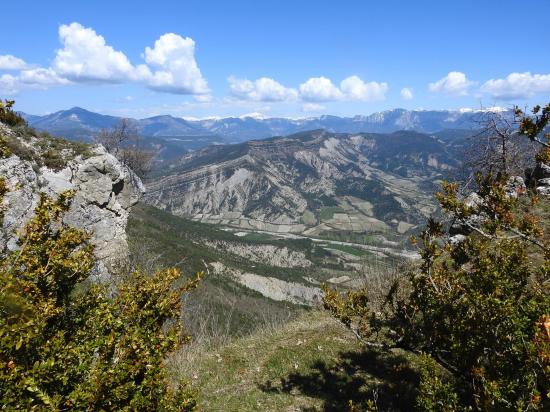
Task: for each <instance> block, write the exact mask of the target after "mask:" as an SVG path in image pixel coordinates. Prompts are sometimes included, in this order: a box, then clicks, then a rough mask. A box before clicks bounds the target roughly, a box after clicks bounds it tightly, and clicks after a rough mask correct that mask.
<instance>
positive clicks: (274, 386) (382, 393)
mask: <svg viewBox="0 0 550 412" xmlns="http://www.w3.org/2000/svg"><path fill="white" fill-rule="evenodd" d="M169 370H170V373H171V377H172V379H173V380H174V381H176V382H178V381H182V380H184V381H187V380H190V381H191V387H192V388H193V389H196V390H197V391H199V393H200V395H199V400H200V404H201V410H203V411H205V412H207V411H227V412H238V411H269V412H278V411H345V410H348V408H349V401H353V402H354V404H355V405H356V406H357V407H359V408H361V409H359V410H368V409H364V408H366V406H367V405H366V400H367V399H373V398H374V399H376V401H377V407H378V408H380V410H399V411H406V410H410V408H411V405H412V404H413V403H414V397H415V395H416V392H417V386H418V380H419V379H418V364H417V358H416V357H415V356H414V355H412V354H411V353H408V352H405V351H400V350H395V351H392V352H389V353H384V352H379V351H375V350H365V349H364V348H362V347H361V345H360V344H359V342H358V341H357V339H356V338H355V336H353V335H352V334H351V333H350V332H349V331H346V329H345V328H344V327H343V326H342V325H341V324H339V323H338V322H337V321H335V320H334V319H332V318H331V317H330V316H329V315H328V314H327V313H324V312H318V311H313V312H310V313H307V314H303V315H301V316H299V317H298V318H297V319H295V320H293V321H290V322H288V323H287V324H285V325H282V326H277V327H269V326H264V327H263V328H262V329H261V330H260V331H258V332H256V333H253V334H251V335H249V336H246V337H243V338H240V339H235V340H232V341H230V342H227V343H225V344H223V345H221V346H214V347H211V346H207V345H202V344H200V343H196V344H191V345H190V346H188V347H186V348H183V350H182V351H180V352H179V353H177V354H176V355H175V356H173V357H172V358H171V359H170V362H169Z"/></svg>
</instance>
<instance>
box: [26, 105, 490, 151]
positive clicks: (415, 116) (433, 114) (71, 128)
mask: <svg viewBox="0 0 550 412" xmlns="http://www.w3.org/2000/svg"><path fill="white" fill-rule="evenodd" d="M483 113H485V112H483V111H472V110H405V109H394V110H387V111H384V112H377V113H373V114H371V115H368V116H354V117H338V116H326V115H325V116H320V117H311V118H303V119H290V118H269V117H262V116H252V115H251V116H243V117H228V118H222V119H215V118H213V119H203V120H191V119H187V120H186V119H183V118H178V117H174V116H168V115H165V116H154V117H150V118H146V119H140V120H137V119H131V121H132V122H133V123H134V124H135V125H136V127H137V128H138V131H139V132H140V133H141V134H142V135H143V136H155V137H167V136H170V137H181V138H184V137H189V136H192V137H196V136H216V137H217V138H218V139H219V140H221V141H223V142H226V143H236V142H242V141H246V140H251V139H261V138H266V137H272V136H284V135H289V134H292V133H298V132H301V131H307V130H316V129H325V130H327V131H329V132H334V133H360V132H364V133H369V132H370V133H391V132H395V131H397V130H414V131H417V132H422V133H434V132H437V131H440V130H445V129H458V130H472V129H477V128H479V124H478V121H479V120H480V119H481V117H482V116H483ZM24 116H25V118H26V119H27V121H28V122H29V123H30V125H31V126H33V127H36V128H37V129H42V130H46V131H49V132H52V133H56V134H60V135H63V136H65V137H67V138H69V139H71V138H74V139H79V140H80V139H83V138H84V139H86V138H88V139H89V138H91V137H92V136H93V135H94V134H95V133H97V132H98V131H99V130H101V129H102V128H108V127H112V126H113V125H114V124H116V123H117V122H118V121H119V120H120V118H119V117H114V116H107V115H102V114H98V113H93V112H90V111H87V110H85V109H81V108H78V107H73V108H72V109H69V110H62V111H59V112H55V113H52V114H49V115H46V116H33V115H27V114H24Z"/></svg>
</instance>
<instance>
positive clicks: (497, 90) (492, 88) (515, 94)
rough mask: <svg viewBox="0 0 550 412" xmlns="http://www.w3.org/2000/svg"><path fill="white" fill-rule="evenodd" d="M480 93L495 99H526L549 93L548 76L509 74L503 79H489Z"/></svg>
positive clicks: (527, 73)
mask: <svg viewBox="0 0 550 412" xmlns="http://www.w3.org/2000/svg"><path fill="white" fill-rule="evenodd" d="M481 91H483V92H487V93H490V94H491V95H492V96H493V97H495V98H497V99H503V100H508V99H516V98H528V97H531V96H533V95H534V94H536V93H550V74H531V73H530V72H524V73H510V74H509V75H508V76H506V78H505V79H491V80H488V81H486V82H485V83H484V84H483V85H482V86H481Z"/></svg>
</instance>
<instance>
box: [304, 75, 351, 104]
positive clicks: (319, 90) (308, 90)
mask: <svg viewBox="0 0 550 412" xmlns="http://www.w3.org/2000/svg"><path fill="white" fill-rule="evenodd" d="M300 96H301V98H302V99H303V100H305V101H309V102H328V101H331V100H340V99H341V98H342V97H343V94H342V92H341V91H340V89H338V87H336V86H335V85H334V84H333V83H332V81H331V80H330V79H327V78H326V77H312V78H310V79H308V80H307V81H306V82H305V83H302V84H301V85H300Z"/></svg>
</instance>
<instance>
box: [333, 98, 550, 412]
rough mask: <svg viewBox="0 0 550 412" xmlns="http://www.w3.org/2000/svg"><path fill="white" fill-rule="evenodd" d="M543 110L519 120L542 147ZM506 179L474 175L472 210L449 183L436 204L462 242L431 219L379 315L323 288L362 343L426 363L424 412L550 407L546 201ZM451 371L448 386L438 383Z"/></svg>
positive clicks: (420, 404) (360, 299)
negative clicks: (412, 262)
mask: <svg viewBox="0 0 550 412" xmlns="http://www.w3.org/2000/svg"><path fill="white" fill-rule="evenodd" d="M547 108H548V110H545V111H544V112H543V116H538V115H537V113H538V110H539V109H536V110H535V111H534V115H535V118H534V119H532V121H527V120H524V121H522V122H521V123H520V124H521V125H523V126H521V128H520V132H523V133H524V134H527V135H528V137H530V138H531V139H532V140H536V139H537V137H536V136H537V135H538V133H540V132H541V131H542V130H544V128H545V126H546V124H547V122H548V120H549V118H550V106H547ZM520 114H521V113H520ZM521 115H522V114H521ZM544 116H546V118H545V117H544ZM524 127H525V129H524ZM539 143H541V145H542V146H543V149H544V150H547V148H548V146H545V143H544V142H543V141H542V140H541V141H539ZM507 182H508V176H506V175H504V174H503V173H499V174H494V173H492V172H491V170H490V167H489V171H488V172H486V173H484V174H482V173H478V174H477V190H476V194H477V196H478V199H479V200H478V201H477V202H473V203H472V202H469V201H467V200H466V199H464V198H463V197H462V196H461V195H460V193H459V187H458V185H457V184H456V183H444V184H443V190H442V192H441V193H438V194H437V195H436V197H437V199H438V201H439V203H440V204H441V207H442V209H443V211H444V212H446V214H447V217H448V218H449V219H448V221H449V222H459V223H460V225H461V226H462V228H463V229H462V232H463V233H462V234H461V236H462V238H452V237H451V236H450V233H449V232H448V230H446V229H445V227H444V225H443V224H442V223H440V222H437V221H435V220H430V221H429V223H428V226H427V228H426V230H425V231H424V232H423V233H422V235H421V237H420V250H419V251H420V255H421V260H420V264H419V265H418V267H417V268H416V269H413V270H411V271H410V273H408V275H406V276H405V277H404V279H403V280H402V281H401V282H399V283H395V284H394V286H393V287H392V288H391V290H390V291H389V293H388V295H387V299H386V305H385V307H384V309H383V310H381V309H380V308H373V307H372V305H371V304H370V302H369V301H368V299H367V298H366V296H367V293H366V290H359V291H352V292H348V293H347V294H346V295H342V294H340V293H338V292H337V291H335V290H331V289H328V288H326V287H325V297H324V302H325V307H326V308H327V309H329V310H330V311H331V312H332V313H333V314H334V315H335V316H336V317H337V318H338V319H339V320H341V321H342V322H343V323H344V324H345V325H347V326H349V327H350V328H352V329H353V330H354V332H355V333H356V335H357V336H358V337H359V338H360V339H361V340H363V341H364V342H365V344H367V345H371V346H378V347H382V348H383V347H386V348H388V347H401V348H404V349H407V350H410V351H413V352H416V353H422V354H424V356H427V357H428V358H427V359H428V360H427V361H426V362H425V363H424V365H423V366H422V368H421V382H420V386H419V395H418V398H417V408H418V409H420V410H428V411H438V410H441V411H443V410H450V411H453V410H482V411H518V410H549V409H550V288H549V285H550V245H549V243H548V237H547V235H546V234H545V232H544V229H545V226H547V225H548V224H547V222H546V221H545V218H546V216H545V214H544V207H546V206H547V205H548V200H543V199H539V198H538V196H537V195H536V194H535V193H532V192H528V193H526V194H523V195H520V196H511V195H510V193H509V191H510V188H509V187H508V185H507ZM541 206H542V208H541ZM445 370H446V371H447V372H448V373H450V374H451V376H452V379H449V380H448V381H444V380H442V379H440V378H439V377H438V373H439V372H441V371H445Z"/></svg>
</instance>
